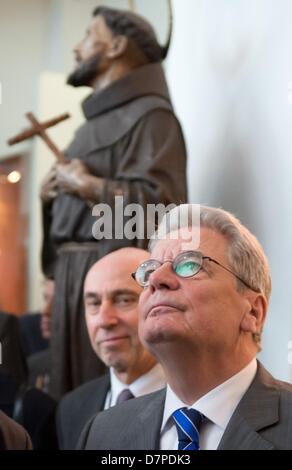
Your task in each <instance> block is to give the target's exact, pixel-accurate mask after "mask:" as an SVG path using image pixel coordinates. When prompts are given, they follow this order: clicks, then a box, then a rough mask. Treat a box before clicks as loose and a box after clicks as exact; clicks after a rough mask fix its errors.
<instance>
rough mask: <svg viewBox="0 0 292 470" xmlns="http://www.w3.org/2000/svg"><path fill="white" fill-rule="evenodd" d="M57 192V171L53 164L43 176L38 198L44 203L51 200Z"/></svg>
mask: <svg viewBox="0 0 292 470" xmlns="http://www.w3.org/2000/svg"><path fill="white" fill-rule="evenodd" d="M57 194H58V183H57V171H56V166H55V165H54V166H53V167H52V168H51V169H50V171H49V173H48V174H47V175H46V177H45V178H44V180H43V182H42V184H41V189H40V198H41V200H42V202H43V203H44V204H47V203H49V202H51V201H52V200H53V199H55V197H56V196H57Z"/></svg>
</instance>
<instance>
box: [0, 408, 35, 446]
mask: <svg viewBox="0 0 292 470" xmlns="http://www.w3.org/2000/svg"><path fill="white" fill-rule="evenodd" d="M30 449H32V445H31V440H30V438H29V436H28V434H27V432H26V431H25V430H24V429H23V427H22V426H20V425H19V424H17V423H16V422H15V421H13V420H12V419H10V418H8V416H6V415H5V414H4V413H2V411H0V450H30Z"/></svg>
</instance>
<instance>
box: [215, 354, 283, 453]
mask: <svg viewBox="0 0 292 470" xmlns="http://www.w3.org/2000/svg"><path fill="white" fill-rule="evenodd" d="M278 421H279V390H278V387H277V383H276V382H275V380H274V379H273V377H272V376H271V375H270V374H269V373H268V372H267V371H266V370H265V369H264V367H263V366H262V365H261V364H260V363H258V370H257V374H256V376H255V379H254V381H253V382H252V384H251V386H250V387H249V389H248V390H247V392H246V394H245V395H244V396H243V398H242V400H241V401H240V403H239V405H238V406H237V408H236V410H235V411H234V413H233V415H232V417H231V419H230V421H229V423H228V425H227V428H226V430H225V432H224V434H223V437H222V439H221V442H220V444H219V447H218V450H225V449H230V450H232V449H238V450H246V449H250V450H268V449H273V448H274V446H273V444H271V442H269V441H267V440H265V439H264V438H263V437H262V436H261V434H260V431H261V430H262V429H264V428H267V427H269V426H272V425H273V424H275V423H277V422H278Z"/></svg>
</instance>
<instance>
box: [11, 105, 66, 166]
mask: <svg viewBox="0 0 292 470" xmlns="http://www.w3.org/2000/svg"><path fill="white" fill-rule="evenodd" d="M26 117H27V118H28V120H29V121H30V122H31V123H32V127H30V128H29V129H27V130H25V131H24V132H22V133H21V134H18V135H16V136H15V137H12V138H11V139H9V140H8V141H7V143H8V145H14V144H18V143H19V142H23V141H24V140H26V139H31V138H32V137H34V136H35V135H38V136H39V137H41V139H43V141H44V142H45V143H46V144H47V146H48V147H49V148H50V149H51V151H52V152H53V154H54V155H55V156H56V158H57V160H58V162H59V163H65V162H66V158H65V155H64V154H63V153H62V152H61V151H60V150H59V149H58V147H57V146H56V145H55V144H54V142H53V141H52V139H51V138H50V137H49V136H48V134H47V133H46V129H48V128H49V127H52V126H55V125H56V124H58V123H59V122H62V121H64V120H65V119H68V118H69V117H70V114H68V113H66V114H62V116H58V117H56V118H54V119H50V121H46V122H43V123H40V122H39V121H38V120H37V119H36V117H35V116H34V115H33V113H26Z"/></svg>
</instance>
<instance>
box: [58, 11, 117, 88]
mask: <svg viewBox="0 0 292 470" xmlns="http://www.w3.org/2000/svg"><path fill="white" fill-rule="evenodd" d="M112 40H113V35H112V32H111V31H110V30H109V28H108V27H107V26H106V24H105V21H104V19H103V17H102V16H96V17H94V18H93V19H92V21H91V23H90V25H89V27H88V29H87V31H86V35H85V38H84V39H83V40H82V41H81V42H80V43H79V44H77V46H76V47H75V49H74V53H75V58H76V62H77V67H76V69H75V70H74V71H73V72H72V73H71V74H70V75H69V77H68V80H67V83H68V84H69V85H72V86H75V87H78V86H94V82H95V80H96V79H97V78H98V77H99V76H100V75H102V74H103V73H104V72H106V70H107V69H108V67H109V64H110V61H109V59H108V58H107V51H108V50H109V49H110V46H111V44H112Z"/></svg>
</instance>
